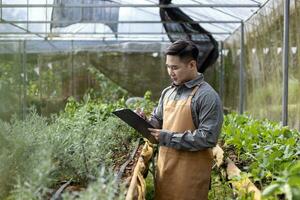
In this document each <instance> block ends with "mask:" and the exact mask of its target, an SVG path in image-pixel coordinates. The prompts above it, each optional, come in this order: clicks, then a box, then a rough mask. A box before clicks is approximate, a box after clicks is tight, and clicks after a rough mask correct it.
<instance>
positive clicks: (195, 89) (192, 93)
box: [189, 85, 200, 98]
mask: <svg viewBox="0 0 300 200" xmlns="http://www.w3.org/2000/svg"><path fill="white" fill-rule="evenodd" d="M199 87H200V86H199V85H197V86H196V87H194V89H193V91H192V92H191V94H190V95H189V98H193V96H194V95H195V94H196V92H197V90H198V89H199Z"/></svg>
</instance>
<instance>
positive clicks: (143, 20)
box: [0, 0, 268, 43]
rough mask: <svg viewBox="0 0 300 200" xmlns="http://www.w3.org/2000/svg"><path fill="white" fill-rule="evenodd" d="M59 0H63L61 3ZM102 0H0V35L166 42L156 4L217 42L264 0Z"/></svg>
mask: <svg viewBox="0 0 300 200" xmlns="http://www.w3.org/2000/svg"><path fill="white" fill-rule="evenodd" d="M61 2H64V3H66V4H65V5H63V6H64V7H63V8H61V6H62V5H61ZM74 2H75V3H74ZM83 2H84V3H83ZM101 2H102V3H101ZM107 2H109V3H106V4H103V1H101V0H65V1H63V0H14V1H13V2H12V1H11V0H1V11H0V14H1V24H0V40H18V39H22V40H23V39H27V40H34V39H39V40H47V41H49V40H99V41H105V42H107V43H118V42H124V41H133V42H134V41H135V42H148V41H151V42H154V41H155V42H160V43H161V42H169V38H168V36H167V34H166V31H165V29H164V27H163V24H164V23H168V22H164V21H162V20H161V17H160V13H159V9H160V8H166V7H179V8H180V9H181V10H182V11H183V12H184V13H185V14H187V15H188V16H189V17H191V18H192V19H193V20H194V22H193V23H197V24H200V26H201V27H203V28H204V29H205V30H207V31H208V32H210V33H211V34H212V35H213V37H214V38H215V39H216V40H217V41H224V40H225V39H226V38H228V36H230V35H231V34H232V33H233V32H234V31H235V30H237V29H238V28H239V27H240V26H241V22H245V21H246V20H248V19H249V18H250V17H251V16H253V15H254V14H255V13H256V12H257V11H258V10H259V9H260V8H262V7H263V6H264V5H265V4H266V3H267V2H268V0H243V1H240V0H226V1H225V0H172V5H159V1H158V0H138V1H129V0H113V1H107ZM59 8H60V9H65V10H64V11H66V13H67V14H68V15H69V16H71V18H68V17H65V16H63V15H62V16H58V17H57V15H56V16H54V15H53V13H55V12H56V11H55V9H59ZM97 9H98V10H99V9H105V12H106V15H105V16H100V17H99V16H95V15H96V14H97V11H96V10H97ZM102 11H103V10H102ZM68 12H69V13H68ZM71 12H73V13H71ZM63 17H65V18H63ZM84 18H85V20H84ZM113 19H114V20H113ZM182 23H185V22H182Z"/></svg>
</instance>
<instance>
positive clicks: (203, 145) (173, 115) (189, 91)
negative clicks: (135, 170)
mask: <svg viewBox="0 0 300 200" xmlns="http://www.w3.org/2000/svg"><path fill="white" fill-rule="evenodd" d="M198 53H199V50H198V48H197V47H196V45H195V44H194V43H193V42H191V41H186V40H178V41H176V42H174V43H173V44H171V45H170V46H169V47H168V48H167V49H166V52H165V54H166V67H167V70H168V74H169V75H170V77H171V79H172V81H173V83H172V85H171V86H169V87H167V88H166V89H164V90H163V92H162V94H161V97H160V100H159V103H158V106H157V107H156V109H155V110H154V111H153V113H152V116H151V119H149V122H150V123H151V124H152V125H153V126H154V127H155V128H156V129H149V130H150V131H151V134H152V135H153V136H154V137H155V138H156V140H157V141H158V143H159V146H160V147H159V153H158V160H157V174H156V176H157V177H156V184H155V187H156V190H155V191H156V194H155V199H157V200H164V199H168V200H205V199H207V196H208V189H209V183H210V174H211V168H212V161H213V155H212V148H213V147H214V146H215V145H216V143H217V140H218V136H219V133H220V130H221V126H222V123H223V111H222V109H223V108H222V104H221V101H220V98H219V96H218V94H217V93H216V92H215V90H214V89H213V88H212V87H211V86H210V85H209V84H208V83H207V82H205V81H204V78H203V74H200V73H198V71H197V57H198ZM139 114H140V115H143V113H139Z"/></svg>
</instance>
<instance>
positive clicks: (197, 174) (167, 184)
mask: <svg viewBox="0 0 300 200" xmlns="http://www.w3.org/2000/svg"><path fill="white" fill-rule="evenodd" d="M198 88H199V86H196V87H195V88H194V89H193V91H192V92H191V94H190V95H189V97H188V98H187V99H184V100H177V101H166V102H164V111H163V129H165V130H170V131H174V132H184V131H186V130H191V131H194V130H195V129H196V128H195V125H194V123H193V119H192V112H191V100H192V97H193V96H194V94H195V93H196V91H197V89H198ZM212 161H213V155H212V150H211V149H206V150H202V151H195V152H191V151H183V150H176V149H174V148H168V147H165V146H161V147H160V148H159V154H158V161H157V177H156V184H155V185H156V190H155V199H156V200H206V199H207V198H208V197H207V195H208V188H209V182H210V173H211V168H212Z"/></svg>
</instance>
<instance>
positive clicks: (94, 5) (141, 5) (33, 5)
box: [1, 3, 261, 8]
mask: <svg viewBox="0 0 300 200" xmlns="http://www.w3.org/2000/svg"><path fill="white" fill-rule="evenodd" d="M1 7H2V8H27V7H30V8H41V7H42V8H46V7H48V8H49V7H50V8H55V7H59V6H57V5H53V4H30V6H29V5H28V4H2V5H1ZM89 7H90V8H91V7H93V8H122V7H134V8H187V7H190V8H260V7H261V5H258V4H213V3H212V4H171V5H159V4H107V5H104V4H102V5H100V4H88V5H86V4H76V5H66V6H64V8H89Z"/></svg>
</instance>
